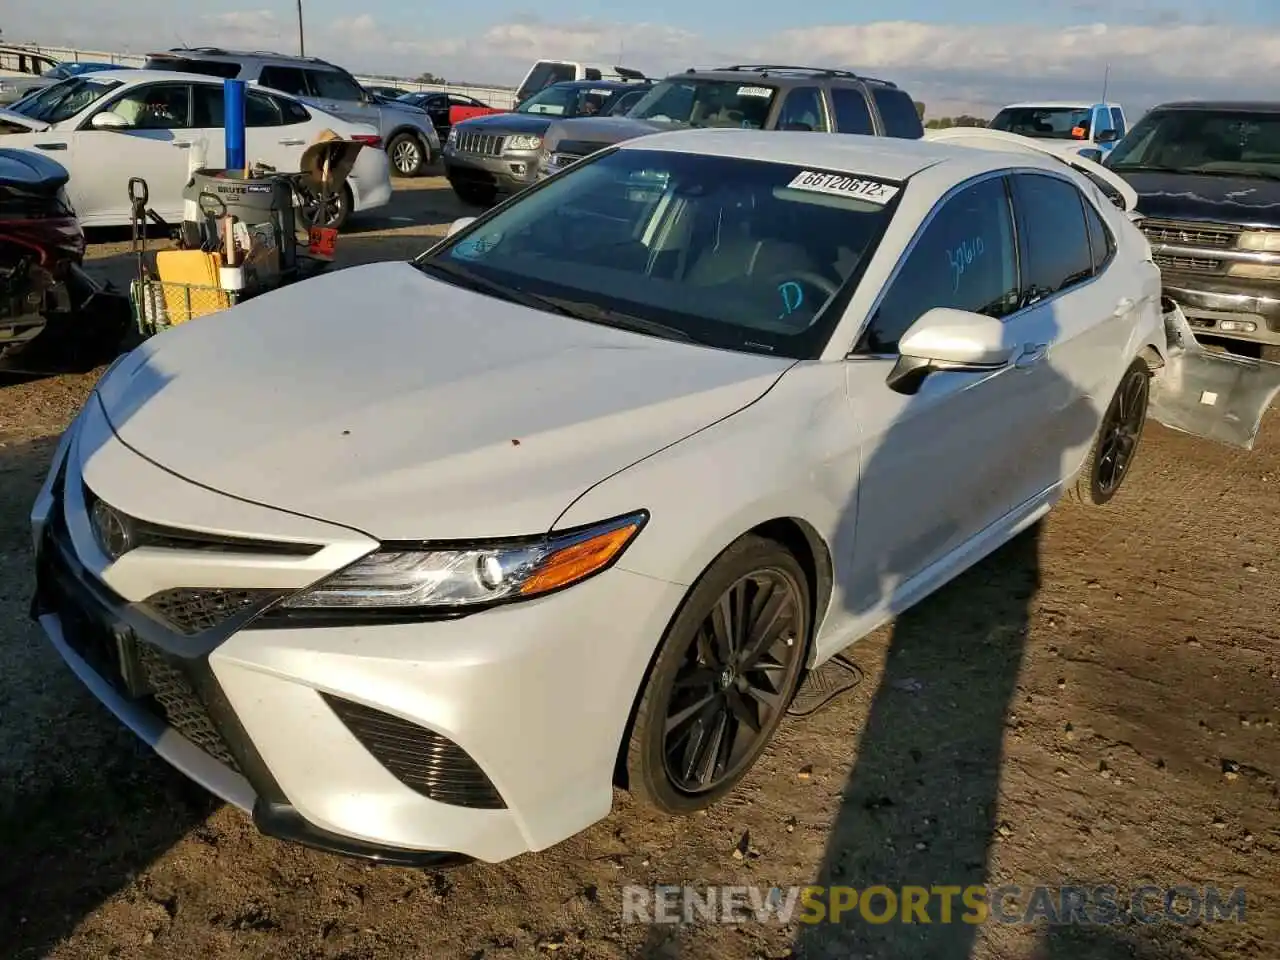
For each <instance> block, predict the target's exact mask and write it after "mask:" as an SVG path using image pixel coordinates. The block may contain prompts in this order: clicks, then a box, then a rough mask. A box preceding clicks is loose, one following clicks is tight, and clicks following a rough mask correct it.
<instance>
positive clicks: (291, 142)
mask: <svg viewBox="0 0 1280 960" xmlns="http://www.w3.org/2000/svg"><path fill="white" fill-rule="evenodd" d="M306 142H307V141H305V140H302V139H300V138H299V137H285V138H284V139H283V140H281V141H280V145H281V146H283V147H300V146H302V145H303V144H304V143H306Z"/></svg>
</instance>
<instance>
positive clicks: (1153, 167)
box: [1103, 163, 1195, 173]
mask: <svg viewBox="0 0 1280 960" xmlns="http://www.w3.org/2000/svg"><path fill="white" fill-rule="evenodd" d="M1103 166H1104V167H1106V168H1107V169H1108V170H1114V171H1115V172H1116V173H1194V172H1195V171H1194V170H1187V169H1186V168H1185V167H1171V166H1168V165H1167V164H1163V163H1117V164H1115V165H1114V166H1109V165H1107V164H1103Z"/></svg>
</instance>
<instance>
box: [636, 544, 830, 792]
mask: <svg viewBox="0 0 1280 960" xmlns="http://www.w3.org/2000/svg"><path fill="white" fill-rule="evenodd" d="M809 620H810V616H809V584H808V580H807V578H806V577H805V574H804V570H803V569H802V568H801V566H800V564H799V563H798V562H797V561H796V558H795V557H794V556H792V554H791V553H790V552H789V551H787V550H786V549H785V548H784V547H782V546H781V545H779V544H777V543H774V542H773V541H771V540H766V539H763V538H761V537H756V536H747V537H743V538H742V539H741V540H739V541H738V542H737V543H735V544H734V545H733V546H731V547H729V549H728V550H726V551H725V552H724V553H723V554H721V555H720V557H719V558H718V559H717V560H716V561H715V563H713V564H712V565H711V566H710V567H709V568H708V569H707V571H706V572H705V573H704V574H703V575H702V577H701V578H700V579H699V581H698V583H697V584H696V585H695V586H694V588H693V589H692V590H691V591H690V593H689V595H688V597H686V598H685V601H684V604H683V605H682V606H681V608H680V612H679V613H678V614H677V615H676V618H675V620H674V621H672V624H671V626H670V628H669V629H668V631H667V634H666V636H665V637H664V638H663V641H662V646H661V647H660V648H659V651H658V655H657V658H656V660H655V661H654V664H653V667H652V669H651V670H650V673H649V676H648V679H647V680H646V681H645V685H644V689H643V691H642V693H641V699H640V704H639V706H638V707H637V710H636V718H635V723H634V725H633V727H632V732H631V738H630V740H629V742H628V744H627V755H626V767H627V778H628V786H629V789H630V791H631V793H632V794H633V795H635V796H636V797H637V798H638V799H639V800H641V801H642V802H644V803H647V804H649V805H650V806H653V807H656V808H657V809H659V810H661V811H663V812H664V813H674V814H684V813H693V812H695V811H697V810H701V809H703V808H705V807H708V806H710V805H711V804H713V803H715V801H717V800H719V799H720V798H721V797H723V796H724V795H725V794H726V793H728V792H729V791H730V790H732V789H733V788H734V787H735V786H736V785H737V783H738V782H739V781H740V780H741V779H742V778H743V776H744V775H745V774H746V773H747V771H748V770H749V769H750V768H751V765H752V764H753V763H755V761H756V759H757V758H758V757H759V756H760V754H761V753H763V752H764V749H765V747H766V746H767V745H768V743H769V739H770V737H772V736H773V732H774V730H775V729H776V728H777V726H778V723H779V722H780V721H781V719H782V716H783V714H784V713H785V712H786V709H787V706H788V704H789V703H790V702H791V698H792V696H793V695H794V694H795V691H796V687H797V685H798V682H799V679H800V673H801V670H802V668H803V666H804V659H805V651H806V648H807V641H808V635H809V629H810V623H809Z"/></svg>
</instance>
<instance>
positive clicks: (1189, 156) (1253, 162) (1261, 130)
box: [1107, 109, 1280, 179]
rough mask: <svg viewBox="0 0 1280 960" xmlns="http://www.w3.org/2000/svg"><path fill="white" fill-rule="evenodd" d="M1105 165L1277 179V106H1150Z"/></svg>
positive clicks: (1119, 169)
mask: <svg viewBox="0 0 1280 960" xmlns="http://www.w3.org/2000/svg"><path fill="white" fill-rule="evenodd" d="M1107 166H1108V167H1109V168H1111V169H1112V170H1115V171H1117V172H1124V171H1126V170H1128V171H1141V170H1161V171H1169V172H1174V173H1200V174H1219V175H1223V176H1228V175H1229V176H1240V177H1262V178H1267V179H1280V112H1276V113H1270V112H1262V111H1258V112H1252V111H1244V110H1212V109H1204V110H1156V111H1153V112H1151V113H1149V114H1147V115H1146V116H1145V117H1143V118H1142V120H1140V121H1139V122H1138V123H1136V124H1135V125H1134V127H1133V129H1132V130H1130V131H1129V135H1128V136H1127V137H1125V138H1124V139H1123V140H1122V141H1120V143H1119V144H1117V145H1116V148H1115V150H1113V151H1112V152H1111V156H1110V157H1108V158H1107Z"/></svg>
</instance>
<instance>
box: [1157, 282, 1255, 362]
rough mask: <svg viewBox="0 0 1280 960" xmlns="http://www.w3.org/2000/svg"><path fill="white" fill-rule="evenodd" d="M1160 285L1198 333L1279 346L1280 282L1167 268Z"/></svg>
mask: <svg viewBox="0 0 1280 960" xmlns="http://www.w3.org/2000/svg"><path fill="white" fill-rule="evenodd" d="M1163 284H1164V293H1165V295H1166V296H1168V297H1170V298H1171V299H1173V300H1174V301H1176V302H1177V304H1178V305H1179V306H1180V307H1182V312H1183V313H1184V314H1185V315H1186V318H1187V321H1188V322H1189V323H1190V324H1191V327H1192V329H1193V330H1195V332H1196V333H1197V334H1210V335H1213V336H1219V337H1229V338H1232V339H1235V340H1248V341H1251V342H1253V343H1262V344H1269V345H1280V283H1266V282H1258V281H1241V280H1231V279H1225V278H1224V279H1214V278H1209V277H1204V276H1197V275H1195V274H1187V273H1179V272H1175V271H1171V270H1167V269H1166V270H1164V271H1163ZM1224 322H1225V323H1226V324H1227V328H1226V329H1224V328H1223V323H1224ZM1240 324H1244V325H1246V328H1244V329H1242V328H1241V327H1240V326H1239V325H1240ZM1247 325H1252V327H1253V329H1247ZM1233 326H1234V327H1235V329H1231V327H1233Z"/></svg>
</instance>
